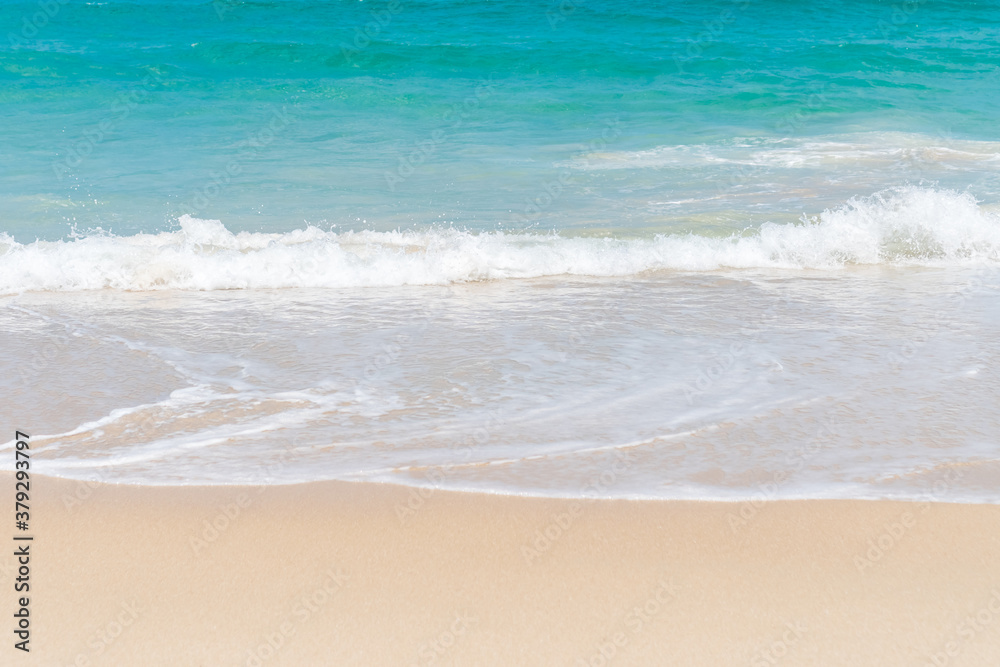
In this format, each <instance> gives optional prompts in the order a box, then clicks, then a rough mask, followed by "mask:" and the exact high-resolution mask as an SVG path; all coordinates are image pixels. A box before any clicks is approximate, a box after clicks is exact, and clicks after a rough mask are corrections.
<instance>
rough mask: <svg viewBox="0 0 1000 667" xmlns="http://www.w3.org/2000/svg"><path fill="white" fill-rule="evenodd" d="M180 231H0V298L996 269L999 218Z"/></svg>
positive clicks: (828, 217)
mask: <svg viewBox="0 0 1000 667" xmlns="http://www.w3.org/2000/svg"><path fill="white" fill-rule="evenodd" d="M179 223H180V230H179V231H173V232H162V233H159V234H137V235H135V236H113V235H91V236H86V237H83V238H79V239H75V240H69V241H55V242H49V241H35V242H34V243H28V244H20V243H17V242H15V241H14V240H13V239H12V238H10V237H9V236H7V235H0V293H2V294H11V293H19V292H25V291H72V290H98V289H108V288H110V289H122V290H136V291H145V290H160V289H184V290H217V289H245V288H282V287H351V286H391V285H437V284H448V283H456V282H469V281H481V280H501V279H512V278H533V277H541V276H553V275H576V276H628V275H635V274H640V273H643V272H647V271H658V270H684V271H707V270H714V269H721V268H785V269H796V268H802V269H838V268H843V267H844V266H848V265H876V264H887V265H904V266H905V265H919V266H949V265H957V264H970V263H983V262H985V263H995V262H1000V216H998V215H997V214H996V213H993V212H990V211H987V210H985V209H983V208H982V207H980V206H979V205H978V203H977V202H976V200H975V199H974V198H973V197H972V196H971V195H968V194H962V193H958V192H954V191H950V190H935V189H928V188H920V187H914V186H908V187H900V188H893V189H889V190H884V191H882V192H879V193H876V194H874V195H871V196H869V197H857V198H853V199H851V200H850V201H848V202H847V203H846V204H844V205H843V206H841V207H840V208H837V209H833V210H827V211H824V212H823V213H822V214H821V215H819V216H817V217H814V218H805V217H804V218H803V219H802V221H801V222H800V223H797V224H774V223H765V224H763V225H761V226H759V227H757V228H754V229H750V230H747V231H746V232H744V233H742V234H734V235H732V236H730V237H726V238H713V237H707V236H698V235H693V234H689V235H659V236H655V237H652V238H646V239H614V238H582V237H563V236H558V235H554V234H553V235H543V234H513V233H504V232H491V233H473V232H464V231H457V230H442V229H433V230H427V231H397V232H372V231H361V232H344V233H335V232H326V231H323V230H320V229H318V228H315V227H308V228H306V229H301V230H296V231H293V232H289V233H285V234H265V233H249V232H240V233H238V234H233V233H232V232H230V231H229V230H227V229H226V228H225V227H224V226H223V224H222V223H221V222H220V221H218V220H201V219H197V218H193V217H190V216H187V215H185V216H182V217H181V218H180V219H179Z"/></svg>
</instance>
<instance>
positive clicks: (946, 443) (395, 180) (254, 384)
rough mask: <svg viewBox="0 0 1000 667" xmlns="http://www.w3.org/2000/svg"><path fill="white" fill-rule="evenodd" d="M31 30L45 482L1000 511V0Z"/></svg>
mask: <svg viewBox="0 0 1000 667" xmlns="http://www.w3.org/2000/svg"><path fill="white" fill-rule="evenodd" d="M0 26H2V27H3V30H4V31H6V32H0V35H5V37H3V38H2V39H0V119H2V121H0V349H2V350H3V351H4V354H3V355H0V399H2V400H0V421H2V422H3V423H7V424H16V425H17V427H18V428H20V429H22V430H24V431H27V432H30V433H31V434H32V436H33V439H32V447H33V449H32V451H33V457H34V459H33V460H34V461H35V466H37V470H38V471H39V472H42V473H45V474H50V475H60V476H65V477H71V478H79V479H97V480H105V481H128V482H135V483H142V484H194V483H203V484H227V483H237V482H240V483H292V482H302V481H307V480H317V479H346V480H369V481H389V482H397V483H405V484H415V485H421V486H435V487H438V486H441V487H447V488H453V489H466V490H479V491H489V492H501V493H526V494H545V495H560V496H579V495H593V494H596V495H601V496H606V497H650V498H702V499H705V498H709V499H728V500H732V499H747V498H758V497H761V495H763V497H764V498H765V499H771V498H793V497H819V498H843V497H851V498H859V497H875V498H885V497H895V498H911V499H912V498H918V497H919V498H929V499H932V500H951V501H967V502H993V503H995V502H1000V495H998V492H997V490H998V489H1000V459H998V458H997V451H998V444H1000V443H998V441H997V434H998V433H1000V413H998V410H997V406H1000V372H998V370H997V369H1000V301H998V295H1000V130H998V128H1000V46H998V45H1000V4H998V3H996V2H982V3H974V2H933V3H932V2H911V3H905V2H904V3H899V2H897V3H895V4H893V3H889V2H840V3H836V2H835V3H823V4H822V5H819V4H816V5H811V4H809V3H799V2H778V1H775V0H757V1H750V2H744V1H743V0H739V1H737V2H732V1H724V2H707V3H706V2H702V3H685V4H655V3H645V4H643V3H625V2H598V1H597V0H553V1H551V2H545V1H544V0H543V1H542V2H537V3H536V2H520V1H515V0H506V1H502V2H475V3H473V2H455V1H453V0H439V1H434V2H427V1H410V0H392V1H391V2H384V1H381V0H377V1H375V2H372V1H370V0H365V1H364V2H357V1H352V2H323V3H319V2H298V1H291V0H289V1H281V2H273V1H265V0H260V1H252V2H251V1H247V2H242V1H236V0H216V2H170V3H165V2H150V1H130V2H124V1H108V2H91V3H76V2H73V3H61V2H60V0H40V1H39V0H36V1H35V2H8V1H3V2H0ZM12 446H13V443H7V444H6V445H0V448H10V447H12ZM5 460H12V458H10V459H5ZM33 469H34V468H33ZM609 475H610V480H611V481H610V482H608V481H606V480H607V479H609V477H608V476H609ZM595 480H597V482H595Z"/></svg>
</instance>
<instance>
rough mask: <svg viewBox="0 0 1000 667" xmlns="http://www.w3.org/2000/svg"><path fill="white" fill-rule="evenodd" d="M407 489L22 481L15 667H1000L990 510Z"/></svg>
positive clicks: (997, 565) (7, 574)
mask: <svg viewBox="0 0 1000 667" xmlns="http://www.w3.org/2000/svg"><path fill="white" fill-rule="evenodd" d="M3 479H4V485H3V486H4V488H6V489H7V490H8V491H7V492H8V493H9V494H10V496H8V497H11V496H13V491H14V489H13V476H12V475H11V474H10V473H3ZM414 488H415V487H400V486H394V485H389V484H374V483H368V482H313V483H307V484H295V485H275V486H264V487H245V486H226V487H193V486H192V487H177V486H164V487H151V486H147V487H141V486H131V485H110V484H100V483H90V482H77V481H72V480H65V479H60V478H52V477H44V476H38V475H32V494H31V507H32V510H31V512H32V519H31V521H32V525H31V533H32V535H33V536H34V538H35V539H34V541H33V542H32V543H31V549H32V550H33V551H32V565H31V567H32V570H31V576H32V581H31V595H32V596H33V597H32V599H31V607H30V609H31V614H32V616H31V618H32V626H31V627H32V632H31V649H32V650H31V653H30V655H25V656H24V657H25V658H27V660H23V659H22V658H21V655H23V654H20V652H17V653H18V654H19V655H18V658H19V661H24V662H26V663H27V664H46V665H50V664H60V665H100V664H136V665H144V664H150V665H159V664H164V665H166V664H173V665H187V664H191V665H196V664H230V665H251V666H252V665H294V664H375V665H382V664H403V665H439V664H525V665H535V664H537V665H548V664H570V665H574V666H578V665H594V666H597V665H632V664H635V665H641V664H657V663H662V662H663V661H665V660H669V662H670V664H678V665H686V664H690V665H708V664H734V665H735V664H746V665H777V664H787V665H800V664H806V665H810V664H816V665H819V664H838V665H870V664H886V665H896V664H898V665H938V666H939V667H940V665H942V664H948V665H951V664H956V665H980V664H981V665H994V664H1000V506H997V505H975V504H951V503H918V502H900V501H875V500H776V501H769V502H767V503H766V504H764V505H763V506H760V507H759V508H756V511H755V512H754V513H753V514H752V515H751V516H749V517H743V516H741V515H740V514H739V512H740V508H741V506H742V505H747V504H749V503H739V502H736V503H729V502H724V501H656V500H586V501H573V500H566V499H555V498H537V497H524V496H502V495H492V494H477V493H465V492H455V491H440V490H433V491H432V492H431V493H430V494H428V497H425V498H422V500H423V502H421V503H414V502H412V496H411V493H412V491H413V489H414ZM416 495H417V497H422V494H419V493H418V494H416ZM12 505H13V503H11V506H12ZM401 508H402V509H401ZM9 511H10V512H11V514H12V515H13V508H11V510H9ZM734 516H735V517H738V518H739V519H740V520H739V521H735V522H734V521H733V517H734ZM13 520H14V517H13V516H11V517H10V521H11V525H12V524H13ZM8 539H9V538H8ZM9 544H11V543H9ZM5 552H6V555H5V556H4V557H3V559H0V583H2V585H3V586H5V587H8V588H9V587H11V582H12V579H13V573H14V572H15V570H14V569H13V568H14V557H13V549H7V550H5ZM13 596H14V593H13V592H11V593H9V595H8V599H10V600H11V602H10V604H9V606H10V607H11V610H12V611H11V613H12V612H13V604H14V601H13ZM8 632H10V631H9V630H8ZM8 636H9V637H10V636H11V635H8ZM11 643H13V641H11ZM0 650H4V651H11V652H15V649H14V648H13V646H8V647H5V648H3V649H0Z"/></svg>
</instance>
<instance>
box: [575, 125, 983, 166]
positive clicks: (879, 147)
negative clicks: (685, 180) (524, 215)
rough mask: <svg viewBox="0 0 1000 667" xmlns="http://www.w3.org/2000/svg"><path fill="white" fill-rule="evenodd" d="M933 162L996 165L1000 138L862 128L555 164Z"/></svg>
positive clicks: (616, 153) (676, 147) (622, 153)
mask: <svg viewBox="0 0 1000 667" xmlns="http://www.w3.org/2000/svg"><path fill="white" fill-rule="evenodd" d="M919 164H926V165H936V166H937V167H939V168H944V169H948V170H961V171H964V170H982V169H993V170H996V169H998V168H1000V142H996V141H975V140H968V139H955V138H951V137H948V136H930V135H924V134H916V133H909V132H865V133H859V134H847V135H831V136H825V137H822V136H821V137H810V138H787V137H786V138H778V139H770V138H746V139H735V140H733V141H731V142H725V143H719V144H679V145H667V146H658V147H656V148H651V149H645V150H639V151H608V152H600V153H590V154H584V155H580V156H578V157H577V158H576V159H574V160H569V161H566V162H562V163H560V164H559V166H561V167H567V168H571V169H579V170H584V171H602V170H613V169H662V168H691V167H699V166H724V165H739V166H744V167H762V168H792V169H795V168H803V167H814V168H825V169H837V168H841V169H842V168H847V169H850V170H852V171H854V170H857V169H859V168H862V169H864V168H893V167H899V166H910V167H913V166H916V165H919Z"/></svg>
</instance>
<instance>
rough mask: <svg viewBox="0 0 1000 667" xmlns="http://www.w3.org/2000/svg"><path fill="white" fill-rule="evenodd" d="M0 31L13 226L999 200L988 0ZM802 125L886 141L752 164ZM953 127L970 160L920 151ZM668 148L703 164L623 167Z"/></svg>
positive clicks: (448, 218)
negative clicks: (914, 195) (932, 190)
mask: <svg viewBox="0 0 1000 667" xmlns="http://www.w3.org/2000/svg"><path fill="white" fill-rule="evenodd" d="M49 14H51V17H50V16H49ZM0 26H3V27H4V30H5V39H3V40H0V115H2V117H3V118H4V121H3V124H2V126H0V162H2V164H3V167H2V169H3V172H2V178H0V202H2V211H3V212H2V214H0V215H2V220H0V229H3V230H4V231H7V232H8V233H10V234H11V235H12V236H13V238H15V239H16V240H18V241H20V242H26V241H32V240H34V239H35V238H41V239H48V240H54V239H57V238H63V237H65V236H66V235H67V234H69V233H71V230H72V229H74V225H75V229H76V230H77V231H78V232H86V231H88V230H90V229H93V228H101V229H103V230H110V231H113V232H114V233H117V234H121V235H131V234H134V233H136V232H139V231H145V232H152V231H162V230H170V229H176V228H177V218H178V216H180V215H182V214H185V213H187V214H191V215H193V216H195V217H199V218H210V219H218V220H222V221H223V223H224V224H225V225H226V226H227V227H228V228H229V229H231V230H234V231H237V230H251V231H266V232H286V231H289V230H292V229H295V228H300V227H303V226H305V224H306V223H309V224H313V225H316V226H318V227H320V228H323V229H330V228H335V229H341V230H342V229H355V230H360V229H374V230H388V229H397V228H401V229H407V228H420V227H424V226H428V225H454V226H457V227H459V228H461V229H472V230H493V229H511V228H514V229H522V228H531V229H542V230H550V229H562V230H573V232H572V233H585V232H588V231H589V232H591V233H608V232H609V231H610V232H611V233H617V234H619V235H622V234H626V235H627V234H632V233H648V232H662V231H690V230H695V231H700V232H702V233H710V234H712V233H728V232H729V231H731V230H733V229H743V228H744V227H746V226H748V225H750V226H754V225H758V224H760V223H762V222H765V221H767V220H772V221H789V220H794V219H796V218H798V217H799V216H800V215H801V214H803V213H806V214H809V215H815V214H818V213H820V212H822V211H823V210H824V209H825V208H827V207H836V206H839V205H841V204H843V203H844V202H845V201H846V200H847V199H848V198H849V197H851V196H854V195H869V194H872V193H873V192H875V191H877V190H879V189H881V188H883V187H890V186H897V185H904V184H907V183H911V184H919V183H930V184H933V185H938V186H941V187H949V188H954V189H957V190H959V191H968V192H971V194H973V195H974V196H976V197H977V198H979V199H980V200H982V201H983V202H985V203H992V202H995V201H997V200H998V197H1000V178H998V176H997V168H998V165H997V163H996V152H995V146H992V145H989V144H986V145H985V146H986V147H985V148H984V149H983V150H982V151H980V150H979V148H982V146H979V148H977V146H978V144H976V143H975V142H991V141H993V140H994V139H995V138H996V136H995V128H996V127H997V124H998V122H1000V94H998V93H1000V74H998V67H1000V47H998V46H997V45H998V43H1000V5H998V4H997V3H995V2H982V3H977V2H934V3H931V2H912V3H909V4H907V3H889V2H842V3H834V4H823V5H822V6H809V5H808V3H795V2H774V1H753V2H750V1H743V0H740V1H738V2H729V1H725V2H708V3H697V4H693V3H685V4H675V3H669V4H663V5H655V4H654V5H649V4H636V3H626V2H597V1H596V0H577V1H571V0H562V1H561V2H548V3H547V2H540V3H536V2H514V1H505V2H488V3H469V2H454V1H447V0H435V1H433V2H425V1H411V0H399V1H398V2H393V3H386V2H369V1H366V2H329V3H326V2H324V3H317V2H293V1H282V2H237V1H235V0H233V1H230V0H217V1H216V2H214V3H209V2H169V3H165V2H147V1H130V2H118V1H109V2H89V3H66V4H60V3H59V1H58V0H52V2H49V3H48V4H46V3H44V2H42V3H39V2H7V1H5V2H3V3H2V4H0ZM365 31H367V34H366V32H365ZM369 35H371V36H370V37H369ZM810 141H820V142H833V143H840V144H842V145H843V147H844V150H845V151H849V150H851V149H858V150H862V151H864V150H869V151H874V150H878V149H887V148H896V149H898V150H897V153H898V154H897V155H895V156H889V158H887V159H886V160H882V161H878V160H874V161H873V162H871V167H870V168H869V167H867V166H866V164H868V163H862V164H860V167H859V166H858V165H857V164H845V163H837V164H832V163H830V162H829V161H828V162H827V163H824V164H814V163H815V160H813V161H812V162H809V161H808V160H807V164H805V165H801V164H800V165H788V164H780V163H778V162H776V161H774V160H771V161H768V160H766V159H763V160H761V159H755V156H756V155H757V152H759V151H755V150H754V149H755V148H759V147H761V146H765V147H767V146H771V147H777V148H780V149H782V150H784V149H785V148H787V147H789V146H792V147H793V148H799V149H803V144H808V143H809V142H810ZM956 142H959V143H961V142H967V143H965V144H961V145H959V146H957V148H958V149H959V150H965V151H966V152H968V153H969V154H970V155H971V157H969V159H967V160H965V161H962V162H960V163H959V164H958V165H955V164H944V165H942V164H939V163H938V161H937V160H935V159H933V158H932V157H927V156H922V155H921V154H920V150H921V149H924V148H926V147H940V146H952V145H953V144H955V143H956ZM970 142H971V143H970ZM734 147H735V148H734ZM672 148H673V149H677V150H685V149H686V150H688V153H689V154H690V153H696V154H698V155H701V156H704V159H697V160H696V159H693V158H692V159H691V160H687V161H680V162H674V163H671V162H669V161H667V162H666V163H664V162H663V161H660V162H656V161H653V162H652V163H649V161H646V162H643V160H642V159H637V158H636V154H641V153H642V152H644V151H657V150H661V151H662V150H670V149H672ZM734 150H735V151H736V153H739V154H738V155H734V154H733V153H734ZM741 150H742V153H740V151H741ZM803 150H806V152H808V146H807V147H805V149H803ZM983 151H985V153H986V154H987V156H988V159H986V158H983V154H982V153H983ZM609 154H610V155H611V157H610V158H608V159H602V157H601V156H607V155H609ZM741 157H742V158H745V159H742V160H740V158H741ZM758 157H759V156H758ZM614 158H617V160H615V159H614ZM717 158H720V159H717ZM725 158H728V161H726V160H725ZM400 160H403V161H404V163H401V162H400ZM862 162H863V161H862ZM608 163H614V164H613V165H612V166H614V167H615V168H613V169H609V168H604V167H605V166H608ZM574 165H575V166H576V167H577V168H573V166H574ZM581 165H583V166H584V167H586V168H579V167H580V166H581ZM859 168H860V169H861V170H866V169H867V170H868V171H870V172H871V173H870V174H868V175H867V176H865V177H864V178H859V182H853V181H851V179H850V178H849V177H850V176H852V175H855V174H856V173H857V171H858V169H859ZM411 171H412V173H411ZM561 175H562V176H561ZM560 178H562V181H563V182H562V183H560ZM845 180H846V181H848V182H845ZM547 183H548V184H551V183H560V185H562V189H561V194H560V195H559V196H558V197H556V201H554V202H553V203H550V204H545V203H544V202H546V201H547V197H546V184H547ZM803 186H804V187H803ZM553 187H554V186H550V187H549V190H552V189H553ZM720 194H721V195H722V196H721V199H720V198H718V195H720ZM709 197H716V199H712V200H707V199H708V198H709ZM665 202H667V203H665ZM669 202H682V203H680V204H670V203H669ZM540 203H541V205H539V204H540ZM536 207H537V208H536Z"/></svg>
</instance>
